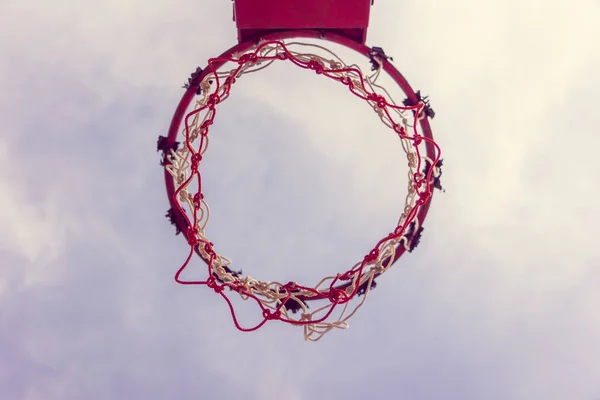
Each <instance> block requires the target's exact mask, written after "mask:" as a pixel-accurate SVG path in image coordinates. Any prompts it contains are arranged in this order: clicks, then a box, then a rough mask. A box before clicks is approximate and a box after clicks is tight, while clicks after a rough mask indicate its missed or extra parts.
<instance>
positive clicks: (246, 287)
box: [159, 30, 441, 341]
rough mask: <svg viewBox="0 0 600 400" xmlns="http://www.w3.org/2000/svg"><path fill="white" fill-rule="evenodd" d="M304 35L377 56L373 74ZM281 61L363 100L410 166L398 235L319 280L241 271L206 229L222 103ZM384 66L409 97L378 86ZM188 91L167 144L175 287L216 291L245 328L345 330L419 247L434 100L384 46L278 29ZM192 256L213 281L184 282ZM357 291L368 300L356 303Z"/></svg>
mask: <svg viewBox="0 0 600 400" xmlns="http://www.w3.org/2000/svg"><path fill="white" fill-rule="evenodd" d="M300 38H310V39H324V40H329V41H332V42H336V43H338V44H341V45H343V46H345V47H348V48H350V49H353V50H355V51H357V52H359V53H360V54H362V55H364V56H366V57H368V58H369V60H370V61H371V64H372V66H373V71H369V74H366V73H364V72H363V71H362V70H361V69H360V68H359V67H358V66H356V65H347V64H346V63H345V62H344V61H343V60H342V59H341V58H339V57H338V56H337V55H336V54H334V53H333V52H332V51H330V50H328V49H327V48H325V47H324V46H322V45H319V44H314V43H307V42H301V41H298V40H299V39H300ZM275 63H290V64H293V65H295V66H297V67H299V68H301V69H304V70H308V71H312V72H313V73H316V74H317V75H320V76H322V77H323V79H331V80H333V81H336V82H338V83H339V84H340V85H343V86H345V87H346V88H347V89H348V90H349V92H350V93H351V94H352V95H354V96H356V97H358V98H360V99H362V100H363V101H365V102H366V103H367V104H368V105H369V107H370V108H372V109H373V110H374V112H375V113H376V114H377V116H378V117H379V119H380V121H381V122H382V123H383V124H384V125H385V126H386V127H388V128H389V129H390V130H391V131H392V132H393V133H394V134H395V135H397V136H398V138H399V140H400V141H401V144H402V148H403V151H404V153H405V156H406V159H407V164H408V177H407V178H408V193H407V195H406V198H405V202H404V208H403V210H402V212H401V215H400V217H399V219H398V221H397V223H396V224H395V226H394V228H393V229H392V230H391V232H390V233H389V234H387V235H386V236H385V237H383V238H381V239H380V240H379V241H378V242H377V243H376V244H375V245H374V247H373V248H372V250H371V251H370V252H369V253H368V254H367V255H365V256H364V258H363V259H362V260H360V261H359V262H357V263H356V264H355V265H354V266H352V267H351V268H350V269H348V270H347V271H345V272H340V273H338V274H336V275H333V276H326V277H323V278H322V279H320V280H319V282H318V283H317V284H316V285H314V286H307V285H304V284H300V283H297V282H287V283H282V282H273V281H261V280H258V279H254V278H252V277H250V276H242V275H241V274H239V273H237V272H235V271H233V270H232V269H231V268H230V266H231V261H230V260H229V259H227V258H226V257H225V256H223V255H221V254H219V253H218V249H217V248H216V247H215V246H214V245H213V244H212V242H211V241H210V239H209V238H208V237H207V235H206V226H207V224H208V221H209V216H210V209H209V207H208V204H207V202H206V201H205V199H204V193H203V188H202V176H201V165H202V158H203V155H204V154H205V152H206V151H207V149H208V144H209V140H208V139H209V131H210V127H211V125H212V124H213V122H214V119H215V116H216V109H217V108H218V107H219V105H220V104H221V103H222V102H224V101H226V100H227V98H228V96H229V94H230V92H231V90H232V88H233V87H234V86H235V83H236V82H237V81H238V80H239V79H246V78H245V76H246V75H249V74H252V73H255V72H259V71H263V70H265V69H267V68H268V67H269V66H271V65H273V64H275ZM382 72H385V73H387V74H388V75H389V76H390V77H391V78H392V79H393V80H394V81H395V82H396V84H397V85H398V86H400V88H401V89H402V90H403V91H404V93H405V94H406V99H404V101H403V102H402V101H400V102H398V101H396V100H395V99H392V98H391V96H390V94H389V92H388V91H387V90H386V89H385V88H384V87H383V86H381V85H379V84H378V83H377V81H378V77H379V76H380V74H381V73H382ZM185 87H186V89H187V90H186V92H185V94H184V96H183V98H182V99H181V101H180V103H179V106H178V107H177V110H176V112H175V115H174V117H173V120H172V123H171V127H170V130H169V135H168V137H166V138H164V137H161V138H160V140H159V150H162V151H163V165H164V167H165V179H166V185H167V193H168V195H169V201H170V203H171V210H170V211H169V214H168V216H169V218H170V219H171V221H172V223H173V224H174V225H175V226H176V228H177V232H178V233H179V232H182V233H183V234H184V236H185V237H186V239H187V241H188V244H189V247H190V252H189V254H188V256H187V258H186V260H185V262H184V263H183V265H182V266H181V268H180V269H179V270H178V271H177V273H176V275H175V280H176V281H177V283H179V284H183V285H206V286H208V287H209V288H211V289H212V290H213V291H214V292H215V293H217V294H218V295H220V296H221V297H222V298H223V299H224V300H225V301H226V302H227V304H228V305H229V308H230V311H231V315H232V318H233V321H234V324H235V326H236V327H237V328H238V329H239V330H241V331H253V330H256V329H259V328H260V327H261V326H263V325H264V324H265V323H266V322H268V321H271V320H278V321H282V322H286V323H289V324H292V325H298V326H302V327H303V328H304V336H305V339H307V340H312V341H316V340H318V339H320V338H321V337H322V336H323V335H324V334H325V333H327V332H329V331H330V330H332V329H333V328H346V327H347V326H348V322H347V321H348V319H349V318H350V317H352V316H353V315H354V314H355V312H356V311H357V310H358V309H359V308H360V307H361V306H362V305H363V304H364V302H365V300H366V299H367V295H368V294H369V291H370V289H371V288H372V287H374V286H375V282H374V279H375V278H377V277H378V276H380V275H382V274H383V273H385V272H386V271H387V270H388V269H389V268H390V266H391V265H392V264H393V263H394V262H395V261H397V260H398V258H399V257H400V256H401V255H402V254H403V253H404V252H405V251H406V250H408V251H412V250H413V249H414V247H415V246H416V245H417V244H418V241H419V238H420V235H421V232H422V229H423V228H422V224H423V221H424V219H425V216H426V214H427V211H428V209H429V205H430V203H431V196H432V191H433V189H434V187H438V186H439V176H440V174H441V170H440V167H441V160H440V149H439V147H438V145H437V144H436V143H435V142H434V140H433V137H432V134H431V129H430V126H429V123H428V118H430V117H433V110H432V109H431V107H430V106H429V103H428V102H427V99H426V98H422V97H421V96H420V93H419V92H416V93H415V92H414V91H413V90H412V88H411V87H410V86H409V85H408V83H407V82H406V80H405V79H404V77H403V76H402V75H401V74H400V73H399V72H398V71H397V70H396V69H395V68H394V67H393V66H392V65H391V64H390V62H389V61H388V57H387V56H385V53H384V52H383V50H381V49H379V48H369V47H367V46H365V45H364V44H362V43H358V42H357V41H355V40H352V39H349V38H347V37H344V36H340V35H337V34H335V33H327V32H323V31H322V30H300V31H291V30H288V31H281V32H273V33H268V34H264V35H262V36H261V37H260V40H253V41H246V42H243V43H240V44H238V45H236V46H234V47H232V48H231V49H229V50H228V51H226V52H225V53H223V54H222V55H221V56H219V57H216V58H212V59H209V60H208V66H207V67H206V68H205V69H197V70H196V71H195V72H194V73H193V74H192V77H191V78H190V79H189V81H188V83H187V84H186V85H185ZM194 253H197V254H198V255H199V256H200V257H201V258H202V259H203V260H204V262H205V263H206V266H207V275H206V276H207V278H206V279H205V280H201V281H196V280H195V281H188V280H183V279H181V274H182V272H183V271H184V269H185V268H186V267H187V266H188V265H189V263H190V262H191V260H192V257H193V255H194ZM236 294H237V295H238V296H240V297H241V298H242V299H243V300H246V301H252V302H255V303H256V305H257V307H258V310H259V311H260V313H261V315H262V321H261V322H260V323H258V324H257V325H255V326H252V327H243V326H241V325H240V323H239V322H238V319H237V316H236V313H235V309H234V306H233V304H232V302H231V299H230V297H229V296H230V295H236ZM357 297H361V298H360V299H359V300H356V301H352V300H353V299H355V298H357ZM309 302H317V303H320V306H319V307H317V308H315V309H312V308H311V309H309V308H308V305H307V304H308V303H309Z"/></svg>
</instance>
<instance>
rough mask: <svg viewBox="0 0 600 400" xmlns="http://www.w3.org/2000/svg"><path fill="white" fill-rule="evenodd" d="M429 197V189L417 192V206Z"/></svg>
mask: <svg viewBox="0 0 600 400" xmlns="http://www.w3.org/2000/svg"><path fill="white" fill-rule="evenodd" d="M430 197H431V191H429V190H425V191H423V192H421V193H419V200H417V201H416V205H417V206H422V205H424V204H425V203H427V200H429V198H430Z"/></svg>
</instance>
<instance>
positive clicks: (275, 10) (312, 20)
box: [233, 0, 373, 44]
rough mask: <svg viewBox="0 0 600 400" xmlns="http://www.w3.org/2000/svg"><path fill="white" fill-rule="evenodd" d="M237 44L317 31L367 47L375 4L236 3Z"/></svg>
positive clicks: (309, 0)
mask: <svg viewBox="0 0 600 400" xmlns="http://www.w3.org/2000/svg"><path fill="white" fill-rule="evenodd" d="M233 3H234V4H233V20H234V21H235V23H236V26H237V30H238V43H244V42H246V41H257V40H258V39H259V38H260V37H262V36H264V35H267V34H270V33H276V32H282V31H289V30H304V29H307V30H308V29H310V30H318V31H323V32H325V33H334V34H336V35H338V36H343V37H345V38H348V39H350V40H352V41H354V42H356V43H359V44H364V43H365V41H366V38H367V27H368V26H369V13H370V8H371V5H372V4H373V1H372V0H277V1H273V0H233Z"/></svg>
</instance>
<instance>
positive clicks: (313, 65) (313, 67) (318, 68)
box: [308, 60, 325, 74]
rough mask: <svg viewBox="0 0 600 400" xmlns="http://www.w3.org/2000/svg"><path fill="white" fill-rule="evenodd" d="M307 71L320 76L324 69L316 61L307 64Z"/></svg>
mask: <svg viewBox="0 0 600 400" xmlns="http://www.w3.org/2000/svg"><path fill="white" fill-rule="evenodd" d="M308 69H311V70H313V71H315V72H316V73H317V74H322V73H323V70H324V69H325V68H324V67H323V64H321V63H320V62H318V61H317V60H310V61H309V62H308Z"/></svg>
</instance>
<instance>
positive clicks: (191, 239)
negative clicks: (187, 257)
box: [187, 228, 200, 247]
mask: <svg viewBox="0 0 600 400" xmlns="http://www.w3.org/2000/svg"><path fill="white" fill-rule="evenodd" d="M197 235H198V229H196V228H190V229H188V234H187V240H188V244H189V245H190V246H192V247H195V246H196V245H197V244H198V243H199V242H200V240H199V239H198V236H197Z"/></svg>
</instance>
